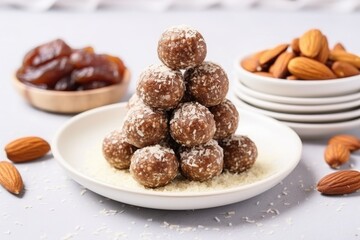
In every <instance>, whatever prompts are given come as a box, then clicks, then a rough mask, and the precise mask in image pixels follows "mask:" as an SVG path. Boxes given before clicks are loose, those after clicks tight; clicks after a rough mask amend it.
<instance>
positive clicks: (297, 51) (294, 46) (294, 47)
mask: <svg viewBox="0 0 360 240" xmlns="http://www.w3.org/2000/svg"><path fill="white" fill-rule="evenodd" d="M290 47H291V49H292V50H293V52H294V53H295V54H296V55H299V54H300V47H299V38H294V39H293V40H292V41H291V44H290Z"/></svg>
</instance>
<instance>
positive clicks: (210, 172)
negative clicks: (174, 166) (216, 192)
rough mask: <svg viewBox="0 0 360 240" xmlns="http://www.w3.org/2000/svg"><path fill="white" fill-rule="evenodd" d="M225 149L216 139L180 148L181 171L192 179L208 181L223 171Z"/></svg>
mask: <svg viewBox="0 0 360 240" xmlns="http://www.w3.org/2000/svg"><path fill="white" fill-rule="evenodd" d="M223 163H224V161H223V150H222V148H221V147H220V146H219V145H218V143H217V142H216V141H215V140H210V141H209V142H207V143H205V144H204V145H200V146H195V147H181V148H180V168H181V173H182V174H183V175H184V176H185V177H186V178H187V179H189V180H192V181H201V182H202V181H206V180H209V179H211V178H213V177H215V176H218V175H220V174H221V172H222V171H223Z"/></svg>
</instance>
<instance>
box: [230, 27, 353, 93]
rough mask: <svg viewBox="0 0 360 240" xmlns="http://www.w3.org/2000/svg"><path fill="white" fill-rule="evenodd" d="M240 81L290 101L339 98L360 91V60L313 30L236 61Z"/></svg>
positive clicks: (341, 46) (340, 45)
mask: <svg viewBox="0 0 360 240" xmlns="http://www.w3.org/2000/svg"><path fill="white" fill-rule="evenodd" d="M235 68H236V70H237V75H238V79H239V80H240V81H241V82H242V83H244V84H245V85H247V86H248V87H250V88H252V89H254V90H257V91H259V92H264V93H269V94H273V95H280V96H289V97H325V96H338V95H344V94H348V93H353V92H357V91H359V90H360V75H359V74H360V57H359V56H358V55H356V54H354V53H350V52H348V51H347V50H346V49H345V48H344V47H343V45H342V44H340V43H337V44H336V45H335V46H334V47H333V48H332V49H330V48H329V44H328V39H327V37H326V36H325V35H324V34H323V33H322V32H321V31H320V30H318V29H310V30H309V31H307V32H305V33H304V34H303V35H302V36H300V37H299V38H294V39H293V40H292V41H291V43H284V44H279V45H277V46H275V47H273V48H270V49H266V50H262V51H259V52H257V53H254V54H251V55H249V56H247V57H245V58H241V59H239V60H237V61H236V66H235Z"/></svg>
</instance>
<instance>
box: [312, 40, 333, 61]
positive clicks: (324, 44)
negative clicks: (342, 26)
mask: <svg viewBox="0 0 360 240" xmlns="http://www.w3.org/2000/svg"><path fill="white" fill-rule="evenodd" d="M329 54H330V49H329V44H328V40H327V37H325V36H323V37H322V40H321V48H320V52H319V54H318V55H317V56H316V57H315V60H318V61H319V62H322V63H325V62H326V61H327V59H328V58H329Z"/></svg>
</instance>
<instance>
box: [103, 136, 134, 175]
mask: <svg viewBox="0 0 360 240" xmlns="http://www.w3.org/2000/svg"><path fill="white" fill-rule="evenodd" d="M136 149H137V148H136V147H134V146H133V145H131V144H129V143H128V142H126V138H125V136H124V134H123V133H122V132H121V131H119V130H114V131H112V132H111V133H109V134H108V135H107V136H106V137H105V138H104V140H103V144H102V151H103V155H104V157H105V159H106V160H107V161H108V163H109V164H110V165H111V166H113V167H115V168H117V169H128V168H129V166H130V160H131V157H132V155H133V153H134V152H135V151H136Z"/></svg>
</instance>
